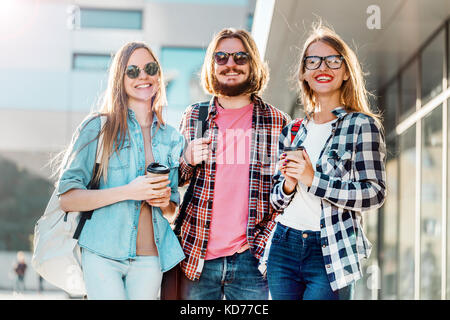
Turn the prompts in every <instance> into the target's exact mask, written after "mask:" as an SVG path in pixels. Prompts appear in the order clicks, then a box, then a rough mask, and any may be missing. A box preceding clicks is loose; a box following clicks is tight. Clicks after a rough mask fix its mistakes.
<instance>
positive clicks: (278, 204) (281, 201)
mask: <svg viewBox="0 0 450 320" xmlns="http://www.w3.org/2000/svg"><path fill="white" fill-rule="evenodd" d="M291 127H292V123H291V124H289V125H288V126H286V127H284V128H283V130H282V131H281V134H280V137H279V140H278V159H279V158H280V156H281V154H282V153H283V152H284V151H283V150H284V148H285V147H289V146H290V145H291V141H290V139H289V137H290V129H291ZM283 185H284V177H283V176H282V175H281V171H280V169H279V168H278V166H277V170H276V173H275V175H274V176H273V178H272V189H271V192H270V204H271V205H272V207H273V208H274V209H275V210H277V211H282V210H284V209H286V208H287V206H288V205H289V204H290V203H291V201H292V199H293V198H294V194H295V193H296V191H295V190H294V192H292V193H291V194H289V195H288V194H286V193H285V192H284V191H283Z"/></svg>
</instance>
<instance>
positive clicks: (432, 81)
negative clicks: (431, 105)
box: [421, 30, 445, 105]
mask: <svg viewBox="0 0 450 320" xmlns="http://www.w3.org/2000/svg"><path fill="white" fill-rule="evenodd" d="M444 31H445V30H442V31H441V32H440V33H439V34H438V35H437V36H436V37H435V38H434V40H433V41H431V42H430V44H429V45H428V46H427V47H426V48H425V49H424V51H423V52H422V60H421V70H422V72H421V74H422V84H421V86H422V97H421V99H422V105H424V104H426V103H427V102H428V101H430V100H431V99H433V98H434V97H435V96H437V95H438V94H440V93H441V92H442V78H443V69H444V52H445V51H444V45H445V33H444Z"/></svg>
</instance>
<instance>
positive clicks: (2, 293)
mask: <svg viewBox="0 0 450 320" xmlns="http://www.w3.org/2000/svg"><path fill="white" fill-rule="evenodd" d="M68 299H70V297H69V296H68V295H67V294H66V293H64V292H61V291H44V292H42V293H39V292H37V291H25V292H24V293H15V292H12V291H7V290H0V300H68Z"/></svg>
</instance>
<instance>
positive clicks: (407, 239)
mask: <svg viewBox="0 0 450 320" xmlns="http://www.w3.org/2000/svg"><path fill="white" fill-rule="evenodd" d="M415 141H416V127H415V126H413V127H411V128H409V129H408V130H407V131H406V132H404V133H403V134H402V135H400V137H399V149H400V157H399V162H400V166H399V176H400V186H399V187H400V188H399V200H400V211H399V212H400V220H399V221H400V223H399V259H398V281H399V282H398V289H399V293H398V296H399V298H400V299H413V298H414V238H415V214H414V213H415V199H416V192H415V186H416V174H415V172H416V169H415V168H416V142H415Z"/></svg>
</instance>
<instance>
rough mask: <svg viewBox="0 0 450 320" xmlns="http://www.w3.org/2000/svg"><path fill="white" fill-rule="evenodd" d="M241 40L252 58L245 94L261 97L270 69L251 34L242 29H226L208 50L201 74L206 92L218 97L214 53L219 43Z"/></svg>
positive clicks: (215, 37)
mask: <svg viewBox="0 0 450 320" xmlns="http://www.w3.org/2000/svg"><path fill="white" fill-rule="evenodd" d="M231 38H235V39H239V40H241V42H242V44H243V46H244V48H245V50H246V51H247V53H248V54H249V56H250V59H249V64H250V75H249V79H250V86H249V88H248V90H247V91H246V92H244V93H245V94H257V95H260V94H261V93H262V92H263V91H264V89H265V88H266V85H267V82H268V81H269V69H268V66H267V64H266V63H265V62H263V61H262V60H261V56H260V55H259V51H258V47H257V46H256V43H255V41H254V40H253V38H252V36H251V35H250V33H248V32H247V31H245V30H241V29H238V30H236V29H234V28H225V29H222V30H221V31H220V32H219V33H217V34H216V35H215V36H214V38H213V40H212V41H211V43H210V44H209V46H208V49H207V50H206V55H205V60H204V62H203V67H202V72H201V83H202V86H203V89H204V90H205V92H207V93H209V94H212V95H214V96H216V95H217V92H216V91H215V90H214V85H213V83H214V81H213V80H214V77H215V75H214V52H215V50H216V48H217V46H218V45H219V42H220V41H221V40H224V39H231Z"/></svg>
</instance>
